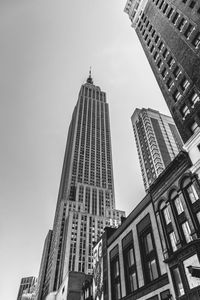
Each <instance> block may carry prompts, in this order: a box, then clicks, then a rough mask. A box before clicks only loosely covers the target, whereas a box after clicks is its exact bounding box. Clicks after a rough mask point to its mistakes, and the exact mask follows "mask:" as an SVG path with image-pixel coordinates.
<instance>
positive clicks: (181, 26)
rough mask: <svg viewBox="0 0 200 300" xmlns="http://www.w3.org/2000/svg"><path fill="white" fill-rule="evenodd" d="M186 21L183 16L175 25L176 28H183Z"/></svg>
mask: <svg viewBox="0 0 200 300" xmlns="http://www.w3.org/2000/svg"><path fill="white" fill-rule="evenodd" d="M186 23H187V21H186V19H185V18H182V19H181V20H180V22H179V24H178V26H177V28H178V30H179V31H182V30H183V27H184V25H185V24H186Z"/></svg>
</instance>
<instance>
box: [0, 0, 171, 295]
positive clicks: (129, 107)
mask: <svg viewBox="0 0 200 300" xmlns="http://www.w3.org/2000/svg"><path fill="white" fill-rule="evenodd" d="M125 3H126V1H125V0H123V1H122V0H117V1H116V0H109V1H108V0H77V1H69V0H17V1H16V0H0V36H1V39H0V101H1V109H0V139H1V148H0V203H1V209H0V214H1V215H0V242H1V246H0V266H1V267H0V272H1V274H0V283H1V289H0V299H2V300H16V297H17V293H18V288H19V284H20V279H21V277H25V276H32V275H34V276H37V275H38V270H39V264H40V260H41V255H42V248H43V243H44V238H45V236H46V234H47V232H48V230H49V228H52V224H53V218H54V212H55V206H56V200H57V193H58V187H59V181H60V175H61V169H62V162H63V156H64V150H65V143H66V138H67V131H68V125H69V122H70V119H71V114H72V111H73V108H74V106H75V104H76V101H77V97H78V92H79V89H80V86H81V84H83V83H84V82H85V81H86V79H87V77H88V72H89V67H90V66H92V77H93V80H94V84H96V85H98V86H100V87H101V89H102V90H103V91H105V92H106V93H107V101H108V103H109V109H110V120H111V135H112V150H113V164H114V179H115V194H116V206H117V208H118V209H122V210H125V211H126V213H127V214H128V213H130V212H131V210H132V209H133V208H134V207H135V205H136V204H137V203H138V202H139V201H140V200H141V199H142V198H143V196H144V188H143V183H142V177H141V173H140V169H139V163H138V157H137V153H136V146H135V142H134V136H133V130H132V125H131V121H130V117H131V115H132V113H133V111H134V109H135V108H136V107H138V108H142V107H145V108H148V107H151V108H154V109H158V110H160V111H161V112H163V113H166V114H169V113H168V109H167V107H166V105H165V102H164V100H163V97H162V95H161V92H160V90H159V88H158V86H157V83H156V81H155V79H154V76H153V73H152V71H151V70H150V67H149V65H148V62H147V59H146V58H145V56H144V53H143V50H142V48H141V46H140V44H139V42H138V39H137V36H136V34H135V33H134V30H133V28H132V27H131V24H130V20H129V19H128V16H127V15H126V14H125V13H124V12H123V9H124V6H125Z"/></svg>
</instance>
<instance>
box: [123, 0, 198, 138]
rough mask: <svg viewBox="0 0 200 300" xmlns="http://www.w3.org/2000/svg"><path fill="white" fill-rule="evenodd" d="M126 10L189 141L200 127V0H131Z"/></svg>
mask: <svg viewBox="0 0 200 300" xmlns="http://www.w3.org/2000/svg"><path fill="white" fill-rule="evenodd" d="M125 12H126V13H127V14H128V15H129V18H130V20H131V22H132V26H133V27H134V29H135V31H136V33H137V35H138V37H139V40H140V42H141V45H142V47H143V50H144V52H145V54H146V56H147V58H148V61H149V63H150V66H151V68H152V70H153V73H154V75H155V77H156V80H157V82H158V84H159V86H160V88H161V91H162V93H163V96H164V98H165V101H166V103H167V105H168V108H169V110H170V112H171V114H172V117H173V119H174V121H175V123H176V126H177V128H178V130H179V132H180V135H181V137H182V139H183V141H184V142H186V141H188V140H189V139H190V137H191V136H192V135H193V134H194V133H195V132H196V131H197V130H198V128H199V127H200V77H199V69H200V56H199V54H200V3H199V1H194V0H182V1H181V0H174V1H171V0H128V1H127V2H126V6H125Z"/></svg>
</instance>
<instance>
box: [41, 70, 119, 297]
mask: <svg viewBox="0 0 200 300" xmlns="http://www.w3.org/2000/svg"><path fill="white" fill-rule="evenodd" d="M124 215H125V214H124V212H122V211H118V210H115V197H114V183H113V166H112V151H111V135H110V121H109V110H108V104H107V103H106V94H105V93H104V92H103V91H101V89H100V88H99V87H98V86H95V85H94V84H93V80H92V77H91V72H90V74H89V77H88V79H87V82H86V83H85V84H83V85H82V86H81V89H80V92H79V96H78V101H77V104H76V106H75V108H74V112H73V115H72V120H71V123H70V126H69V131H68V138H67V145H66V151H65V157H64V163H63V169H62V176H61V182H60V188H59V194H58V200H57V207H56V213H55V218H54V225H53V234H52V241H51V248H50V254H49V258H48V267H47V270H46V274H45V278H44V284H43V285H42V284H41V286H43V287H44V291H46V292H45V293H46V294H47V293H49V292H52V291H55V290H57V289H58V288H59V286H60V284H61V283H62V281H63V278H64V277H65V276H66V274H67V273H68V272H69V271H78V272H84V273H86V274H90V273H91V272H92V246H93V242H95V241H96V240H97V238H98V236H100V235H101V234H102V232H103V230H104V227H105V226H118V225H119V224H120V221H121V217H122V216H124ZM45 293H44V295H45Z"/></svg>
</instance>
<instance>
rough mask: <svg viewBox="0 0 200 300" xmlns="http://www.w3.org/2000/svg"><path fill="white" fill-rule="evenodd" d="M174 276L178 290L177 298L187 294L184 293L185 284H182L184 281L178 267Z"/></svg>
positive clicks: (174, 271)
mask: <svg viewBox="0 0 200 300" xmlns="http://www.w3.org/2000/svg"><path fill="white" fill-rule="evenodd" d="M172 275H173V279H174V283H175V290H176V294H177V296H182V295H184V294H185V292H184V288H183V283H182V279H181V276H180V272H179V269H178V267H176V268H174V269H173V271H172Z"/></svg>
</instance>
